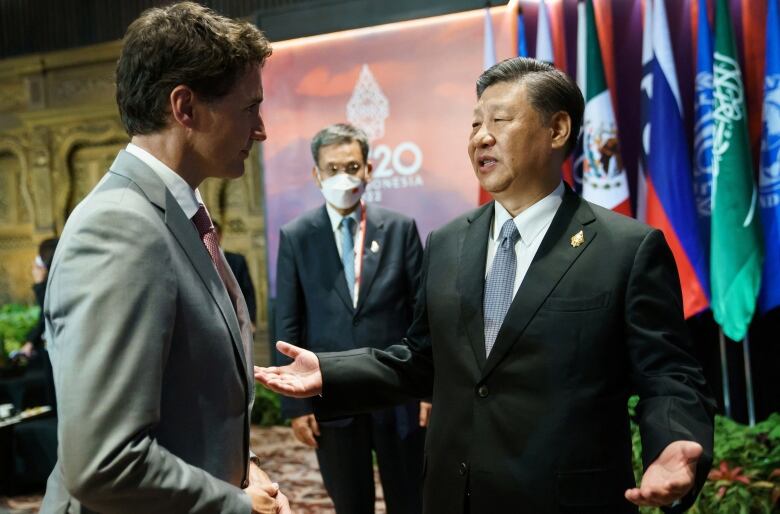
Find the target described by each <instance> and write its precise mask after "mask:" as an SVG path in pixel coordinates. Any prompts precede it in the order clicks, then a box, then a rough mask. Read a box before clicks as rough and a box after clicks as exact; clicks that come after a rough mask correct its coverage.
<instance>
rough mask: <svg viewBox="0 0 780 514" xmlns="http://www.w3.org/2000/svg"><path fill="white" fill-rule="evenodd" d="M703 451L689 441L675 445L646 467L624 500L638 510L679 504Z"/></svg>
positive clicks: (691, 483) (665, 449)
mask: <svg viewBox="0 0 780 514" xmlns="http://www.w3.org/2000/svg"><path fill="white" fill-rule="evenodd" d="M702 451H703V448H702V446H701V445H700V444H698V443H695V442H693V441H675V442H673V443H671V444H669V446H667V447H666V448H664V451H662V452H661V454H660V455H659V456H658V458H657V459H655V460H654V461H653V462H652V464H650V465H649V466H648V467H647V469H646V470H645V473H644V475H642V483H641V484H640V486H639V487H637V488H634V489H629V490H628V491H626V499H627V500H629V501H630V502H631V503H634V504H636V505H640V506H650V507H661V506H664V505H670V504H672V503H674V502H675V501H677V500H679V499H680V498H682V497H683V496H685V495H686V494H688V491H690V490H691V488H692V487H693V484H694V480H695V478H696V463H697V462H698V460H699V458H700V457H701V454H702Z"/></svg>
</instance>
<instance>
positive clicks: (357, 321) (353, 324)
mask: <svg viewBox="0 0 780 514" xmlns="http://www.w3.org/2000/svg"><path fill="white" fill-rule="evenodd" d="M358 325H360V320H359V319H358V318H355V319H353V320H352V326H353V327H356V326H358Z"/></svg>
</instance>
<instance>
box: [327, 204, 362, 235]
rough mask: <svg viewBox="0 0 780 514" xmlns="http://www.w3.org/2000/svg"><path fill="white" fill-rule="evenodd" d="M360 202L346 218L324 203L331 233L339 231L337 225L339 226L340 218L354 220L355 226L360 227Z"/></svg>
mask: <svg viewBox="0 0 780 514" xmlns="http://www.w3.org/2000/svg"><path fill="white" fill-rule="evenodd" d="M362 202H363V201H362V200H361V201H360V203H361V205H360V206H358V208H357V209H355V210H354V211H352V212H350V213H349V214H347V215H346V216H342V215H341V214H339V212H338V211H337V210H336V209H334V208H333V207H331V205H330V204H329V203H328V202H325V209H326V210H327V211H328V218H329V219H330V228H331V229H332V230H333V232H336V231H337V230H338V229H339V225H341V220H342V218H352V219H353V220H355V226H356V227H357V226H359V225H360V209H363V205H362Z"/></svg>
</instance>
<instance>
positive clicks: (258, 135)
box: [252, 111, 268, 141]
mask: <svg viewBox="0 0 780 514" xmlns="http://www.w3.org/2000/svg"><path fill="white" fill-rule="evenodd" d="M267 138H268V135H267V134H266V133H265V123H263V116H262V115H261V114H260V112H259V111H258V113H257V125H255V127H254V128H253V129H252V139H253V140H255V141H265V140H266V139H267Z"/></svg>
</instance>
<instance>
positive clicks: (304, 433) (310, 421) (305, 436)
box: [290, 414, 320, 448]
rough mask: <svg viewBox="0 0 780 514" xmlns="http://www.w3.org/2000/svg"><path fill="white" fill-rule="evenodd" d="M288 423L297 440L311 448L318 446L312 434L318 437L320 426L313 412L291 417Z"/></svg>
mask: <svg viewBox="0 0 780 514" xmlns="http://www.w3.org/2000/svg"><path fill="white" fill-rule="evenodd" d="M290 424H291V425H292V429H293V435H294V436H295V438H296V439H297V440H299V441H300V442H302V443H303V444H305V445H306V446H310V447H312V448H318V447H319V446H318V445H317V440H316V439H315V438H314V436H317V437H319V435H320V426H319V425H318V424H317V418H315V417H314V414H307V415H305V416H300V417H297V418H293V419H292V420H290Z"/></svg>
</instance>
